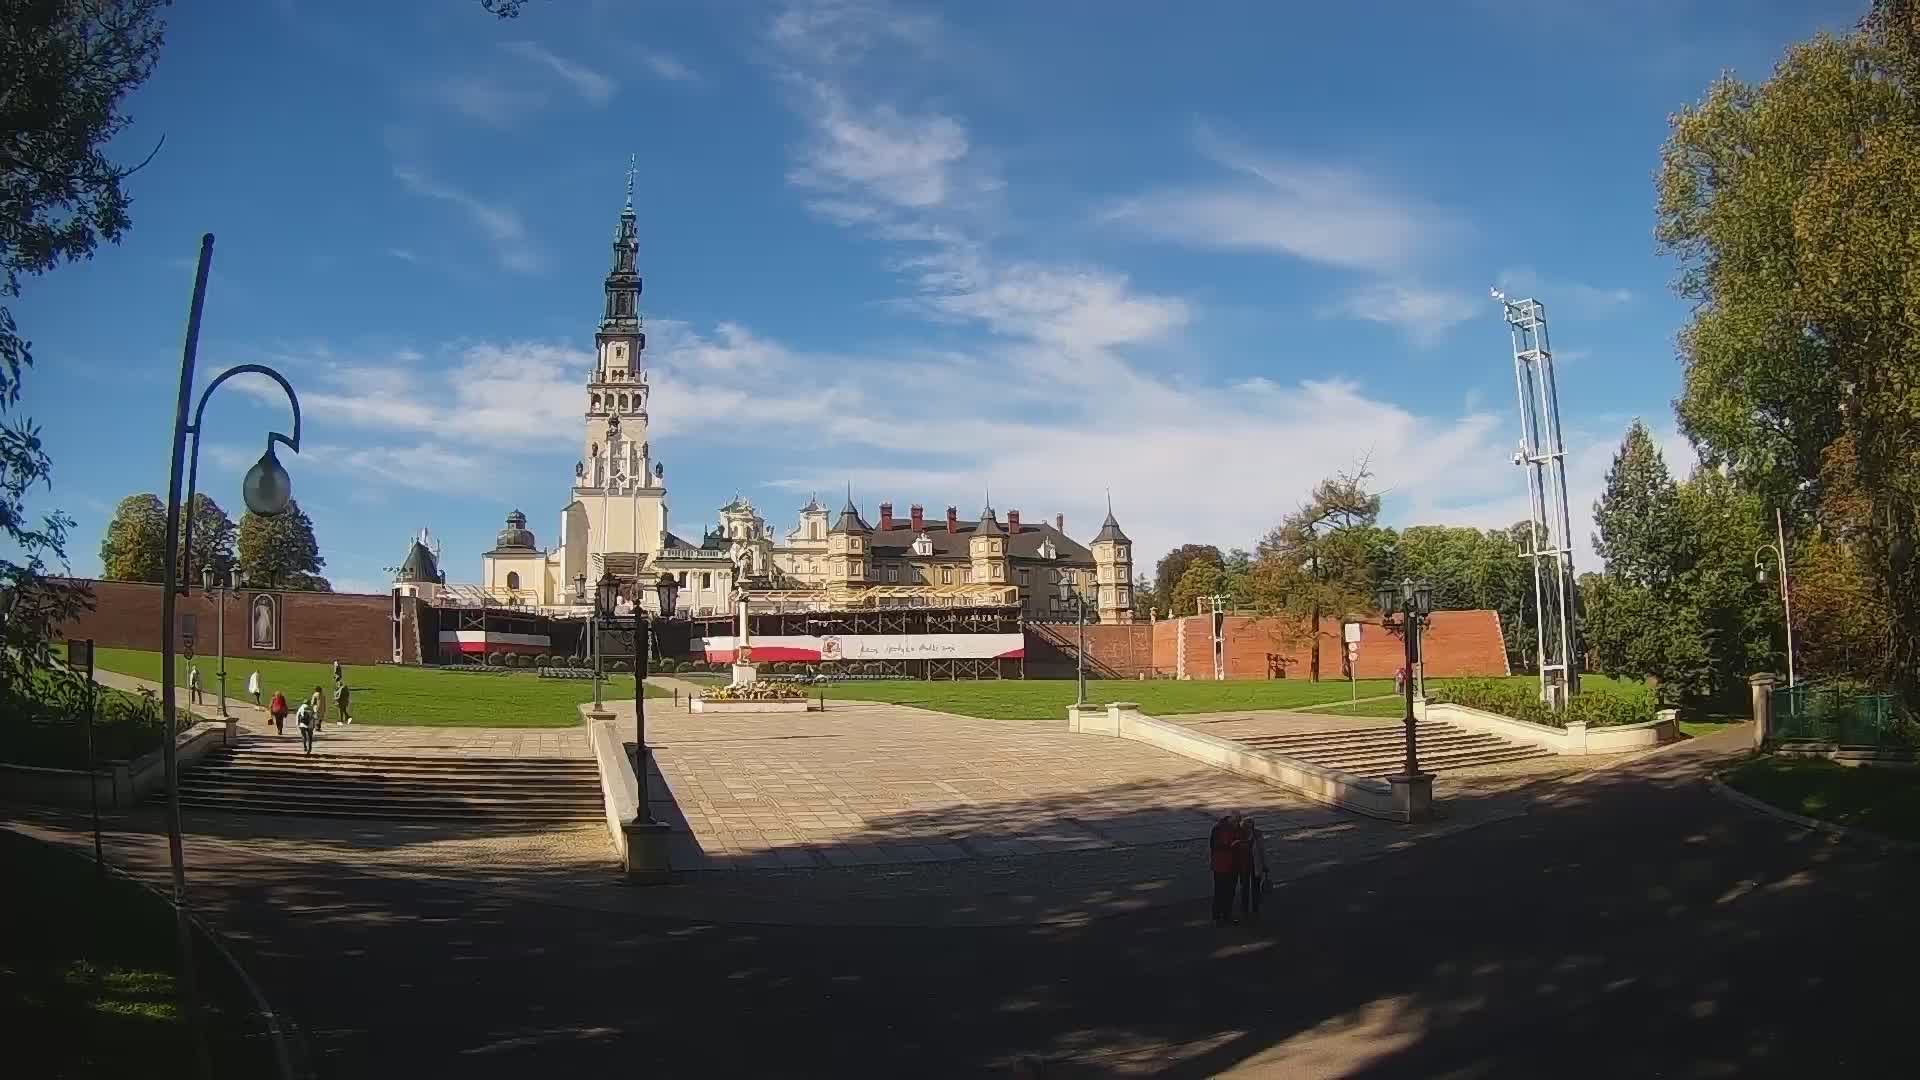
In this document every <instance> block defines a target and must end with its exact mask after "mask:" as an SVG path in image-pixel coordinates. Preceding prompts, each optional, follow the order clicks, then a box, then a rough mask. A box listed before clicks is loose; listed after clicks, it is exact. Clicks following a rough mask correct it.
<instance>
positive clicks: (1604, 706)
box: [1427, 679, 1653, 727]
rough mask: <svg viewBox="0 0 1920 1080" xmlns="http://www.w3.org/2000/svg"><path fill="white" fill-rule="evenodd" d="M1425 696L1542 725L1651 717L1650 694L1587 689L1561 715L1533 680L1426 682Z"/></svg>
mask: <svg viewBox="0 0 1920 1080" xmlns="http://www.w3.org/2000/svg"><path fill="white" fill-rule="evenodd" d="M1427 700H1429V701H1432V702H1437V703H1442V704H1453V705H1464V706H1466V707H1467V708H1469V709H1480V710H1482V711H1483V712H1490V713H1498V714H1499V715H1501V716H1510V717H1512V718H1513V719H1515V720H1524V721H1526V722H1528V723H1530V724H1540V725H1542V726H1544V727H1566V726H1567V721H1568V720H1570V719H1571V720H1579V721H1583V722H1585V723H1586V724H1587V725H1588V726H1590V727H1618V726H1620V725H1623V724H1641V723H1645V722H1647V721H1649V720H1652V719H1653V702H1652V699H1651V698H1620V697H1614V696H1612V695H1610V694H1602V693H1592V692H1589V693H1585V694H1580V695H1578V696H1577V697H1575V698H1574V699H1573V700H1572V701H1571V702H1569V703H1568V705H1567V711H1566V714H1565V715H1562V714H1560V713H1557V712H1554V711H1553V710H1552V709H1549V708H1548V707H1547V706H1546V704H1545V703H1544V702H1542V701H1541V700H1540V692H1539V689H1538V686H1537V684H1535V683H1533V682H1520V681H1513V682H1507V681H1503V680H1500V679H1449V680H1448V681H1446V682H1443V683H1434V684H1430V685H1429V687H1428V690H1427Z"/></svg>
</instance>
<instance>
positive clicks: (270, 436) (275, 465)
mask: <svg viewBox="0 0 1920 1080" xmlns="http://www.w3.org/2000/svg"><path fill="white" fill-rule="evenodd" d="M212 265H213V234H212V233H207V234H206V235H204V236H202V237H201V238H200V261H199V265H198V267H197V268H196V269H195V270H194V275H193V302H192V306H191V307H189V308H188V310H187V339H186V344H185V346H184V347H183V348H182V349H181V357H180V394H179V398H178V399H177V401H176V402H175V404H174V413H173V462H172V465H171V466H170V469H169V472H168V476H167V541H166V566H165V569H164V570H163V571H162V574H163V588H162V589H161V593H160V622H161V628H160V629H161V633H160V698H161V712H162V715H163V716H165V718H166V726H167V730H166V737H165V738H164V739H163V740H162V741H161V743H160V750H161V760H162V767H163V768H164V770H165V773H166V783H167V856H168V858H169V860H170V861H171V863H172V864H173V912H174V933H175V937H176V938H177V939H178V944H179V948H180V992H181V995H182V996H183V997H184V998H185V999H186V1006H187V1015H188V1020H189V1023H190V1025H191V1027H192V1028H193V1030H194V1043H195V1051H196V1053H197V1055H198V1058H199V1066H200V1073H201V1075H203V1076H206V1075H210V1074H211V1072H212V1067H211V1063H210V1061H209V1059H208V1057H207V1045H206V1038H205V1031H204V1028H203V1027H202V1026H201V1021H200V1004H199V995H198V992H197V990H196V988H195V985H194V970H193V937H192V930H191V928H190V923H189V921H188V920H189V917H188V913H187V870H186V860H185V855H184V852H183V851H182V845H181V823H180V761H179V758H178V755H176V754H175V752H174V737H175V734H176V733H177V732H178V730H179V722H178V715H177V713H176V711H175V709H176V695H175V693H174V682H173V670H174V664H173V652H174V649H173V639H174V633H175V630H174V623H175V619H176V616H177V611H176V608H177V604H176V601H177V598H178V596H179V595H184V594H185V593H186V592H187V588H188V587H187V585H186V583H184V582H182V581H181V580H180V553H181V551H182V550H183V549H184V550H187V551H192V550H193V514H192V512H191V508H192V506H193V496H194V488H195V486H196V485H197V483H198V480H199V473H200V433H201V420H202V417H203V416H204V414H205V413H206V410H207V399H208V398H209V397H212V396H213V392H214V391H215V390H217V389H219V387H220V384H221V383H224V382H226V381H227V380H228V379H231V378H233V377H234V376H235V375H241V374H249V373H251V374H256V375H265V376H266V377H267V378H269V379H272V380H273V381H274V382H276V383H279V384H280V389H282V390H284V391H286V394H287V404H289V405H290V406H292V408H293V434H292V435H291V436H288V435H283V434H281V433H280V432H278V431H270V432H268V433H267V449H266V452H265V453H263V454H261V455H260V460H259V461H257V462H255V463H254V465H253V468H251V469H248V470H247V475H246V479H244V480H243V481H242V482H241V485H240V495H241V498H242V499H243V500H244V501H245V502H246V506H247V509H248V510H251V511H252V512H254V513H255V514H259V515H261V516H262V517H273V516H276V515H278V514H281V513H284V512H285V511H286V509H287V506H288V504H289V503H291V502H292V499H293V482H292V480H291V479H290V478H289V477H288V476H287V470H286V469H285V468H284V467H283V466H282V465H281V464H280V459H279V458H277V457H275V456H274V452H273V445H274V444H275V443H284V444H285V445H286V447H287V449H289V450H291V451H293V452H294V453H296V454H297V453H299V452H300V399H299V397H297V396H296V395H295V394H294V392H293V386H292V385H291V384H289V383H288V382H287V380H286V378H285V377H284V376H282V375H281V374H280V373H279V372H277V371H275V370H273V369H272V368H270V367H266V366H265V365H262V364H240V365H238V366H236V367H230V368H228V369H227V370H225V371H223V372H221V373H220V374H218V375H216V376H214V377H213V380H212V381H211V382H209V383H208V384H207V388H206V389H205V390H203V391H201V392H200V401H199V403H198V404H197V405H194V407H193V410H192V414H191V415H192V422H191V423H189V422H188V415H189V414H188V405H189V404H190V403H192V401H193V378H194V361H195V357H196V354H197V353H198V351H199V348H200V313H201V311H202V309H203V308H204V307H205V304H206V299H207V274H208V271H209V270H210V269H211V268H212ZM189 435H191V436H193V447H192V450H191V451H189V450H188V447H187V436H189ZM183 472H184V473H185V474H186V475H185V479H186V498H185V500H182V499H181V496H180V487H181V484H180V481H181V479H182V477H181V474H182V473H183ZM183 508H185V509H187V511H188V512H187V513H186V515H185V521H184V522H183V521H182V520H181V519H182V514H181V511H182V509H183Z"/></svg>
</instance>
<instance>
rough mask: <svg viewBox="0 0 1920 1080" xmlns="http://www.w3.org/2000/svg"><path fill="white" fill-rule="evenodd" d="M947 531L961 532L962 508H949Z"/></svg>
mask: <svg viewBox="0 0 1920 1080" xmlns="http://www.w3.org/2000/svg"><path fill="white" fill-rule="evenodd" d="M947 531H948V532H950V533H957V532H959V531H960V508H959V507H957V506H949V507H947Z"/></svg>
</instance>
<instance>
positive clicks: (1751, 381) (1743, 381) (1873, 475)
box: [1657, 0, 1920, 704]
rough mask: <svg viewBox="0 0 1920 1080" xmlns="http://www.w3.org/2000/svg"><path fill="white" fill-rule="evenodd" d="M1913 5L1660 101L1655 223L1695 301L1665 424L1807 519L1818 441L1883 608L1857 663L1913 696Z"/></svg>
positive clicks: (1919, 290) (1916, 159) (1821, 472)
mask: <svg viewBox="0 0 1920 1080" xmlns="http://www.w3.org/2000/svg"><path fill="white" fill-rule="evenodd" d="M1917 27H1920V18H1917V17H1916V5H1915V4H1914V3H1913V2H1912V0H1881V2H1878V3H1876V4H1874V7H1873V11H1872V13H1871V14H1870V15H1869V16H1868V18H1867V19H1866V20H1865V21H1864V23H1863V25H1862V29H1861V30H1860V32H1858V33H1854V34H1850V35H1846V36H1844V37H1833V36H1828V35H1824V34H1823V35H1820V36H1818V37H1815V38H1814V39H1813V40H1811V41H1808V42H1806V43H1803V44H1800V45H1796V46H1794V47H1793V48H1791V49H1789V50H1788V52H1787V55H1786V57H1785V58H1784V59H1783V60H1782V61H1781V62H1780V64H1779V65H1778V66H1777V67H1776V68H1775V70H1774V73H1773V76H1772V77H1771V78H1770V79H1768V80H1766V81H1765V82H1761V83H1755V84H1748V83H1743V82H1740V81H1738V80H1735V79H1733V78H1731V77H1725V78H1722V79H1720V80H1719V81H1717V82H1716V83H1714V84H1713V86H1712V87H1710V88H1709V90H1708V92H1707V95H1706V97H1705V98H1704V99H1703V100H1702V101H1701V102H1700V103H1699V104H1698V105H1695V106H1693V107H1691V108H1688V109H1685V110H1682V111H1681V112H1680V113H1678V114H1676V115H1675V116H1674V118H1673V121H1672V130H1671V132H1670V134H1669V137H1668V141H1667V143H1666V146H1665V147H1664V149H1663V151H1662V161H1661V172H1660V176H1659V201H1658V227H1657V236H1658V238H1659V240H1660V242H1661V243H1662V244H1663V245H1665V246H1666V248H1667V249H1668V250H1670V251H1672V252H1674V253H1675V254H1677V255H1679V256H1680V258H1681V259H1682V262H1683V271H1682V273H1681V276H1680V278H1679V279H1678V283H1677V288H1678V290H1679V292H1680V293H1681V294H1682V295H1683V296H1685V297H1686V298H1688V299H1689V300H1691V301H1693V305H1694V315H1693V318H1692V321H1691V322H1690V323H1689V325H1688V326H1687V327H1686V328H1685V330H1683V331H1682V334H1681V337H1680V346H1681V358H1682V360H1683V362H1684V363H1685V366H1686V376H1685V383H1684V390H1683V393H1682V395H1681V397H1680V399H1679V401H1678V402H1677V403H1676V404H1677V411H1678V413H1679V417H1680V421H1681V424H1682V427H1683V428H1684V430H1685V431H1686V432H1687V434H1688V435H1689V437H1691V438H1693V439H1694V440H1695V442H1696V443H1697V444H1698V445H1699V446H1700V448H1701V456H1702V459H1703V460H1704V461H1706V462H1707V463H1708V464H1710V465H1718V464H1721V463H1723V462H1724V463H1725V464H1727V465H1728V466H1729V467H1730V468H1731V470H1732V472H1733V476H1734V478H1735V479H1736V480H1739V481H1740V482H1742V483H1743V484H1745V485H1746V486H1748V487H1750V488H1752V489H1753V490H1755V491H1756V492H1758V493H1759V494H1760V495H1761V497H1762V499H1763V500H1764V501H1766V502H1768V503H1770V504H1772V505H1781V506H1785V507H1786V508H1788V510H1789V511H1790V512H1791V513H1792V514H1793V516H1794V517H1795V518H1796V520H1805V519H1809V518H1811V519H1813V520H1814V523H1815V524H1816V526H1818V525H1821V524H1824V523H1822V522H1820V521H1819V520H1818V519H1819V515H1820V513H1821V510H1822V507H1823V506H1824V505H1825V500H1824V488H1825V486H1826V485H1827V484H1828V483H1829V482H1830V481H1831V480H1832V479H1833V477H1832V476H1831V475H1830V474H1829V469H1828V466H1829V465H1830V464H1831V461H1830V458H1829V452H1830V450H1831V449H1832V448H1833V447H1834V446H1835V445H1837V444H1838V443H1840V442H1841V440H1842V439H1843V438H1845V439H1847V440H1848V441H1849V445H1850V447H1851V452H1850V454H1848V455H1847V456H1846V460H1845V461H1844V462H1843V465H1844V467H1845V469H1846V470H1847V473H1848V478H1849V479H1850V481H1851V484H1852V486H1853V487H1854V488H1855V489H1856V490H1858V491H1859V492H1861V493H1862V495H1863V497H1864V498H1865V499H1866V500H1867V503H1868V506H1867V513H1866V514H1865V515H1864V516H1865V518H1866V520H1867V521H1869V522H1870V523H1871V525H1870V527H1869V528H1867V529H1866V530H1864V531H1863V532H1862V533H1861V535H1860V536H1859V539H1858V541H1857V543H1856V545H1855V551H1856V552H1857V558H1858V562H1859V565H1861V566H1862V567H1863V568H1865V569H1866V570H1867V571H1868V572H1869V573H1870V574H1871V581H1872V589H1873V592H1872V596H1873V598H1874V600H1875V602H1876V603H1884V605H1885V609H1886V610H1887V612H1888V613H1889V615H1890V616H1891V618H1890V619H1889V620H1888V622H1889V625H1890V628H1891V629H1890V631H1889V639H1888V642H1887V647H1886V649H1885V651H1884V656H1883V657H1882V658H1881V659H1880V660H1878V661H1877V662H1876V663H1875V666H1874V668H1873V669H1871V670H1869V671H1864V672H1860V673H1859V674H1863V675H1866V676H1868V677H1872V678H1875V679H1878V680H1882V681H1884V682H1886V683H1888V684H1891V685H1893V686H1895V687H1897V688H1898V689H1899V690H1900V691H1901V693H1902V694H1903V695H1904V696H1905V697H1906V699H1907V700H1908V701H1909V702H1911V703H1917V704H1920V560H1917V559H1916V558H1915V547H1916V544H1915V540H1916V536H1917V535H1920V389H1916V387H1920V319H1916V318H1915V317H1914V315H1913V313H1914V312H1915V311H1916V310H1920V276H1916V275H1915V274H1913V272H1912V267H1913V266H1914V265H1915V262H1916V254H1917V252H1916V247H1917V246H1920V242H1917V241H1916V239H1915V238H1916V237H1920V48H1916V42H1917V41H1920V34H1917V33H1916V28H1917Z"/></svg>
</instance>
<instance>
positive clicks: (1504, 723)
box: [1415, 701, 1680, 756]
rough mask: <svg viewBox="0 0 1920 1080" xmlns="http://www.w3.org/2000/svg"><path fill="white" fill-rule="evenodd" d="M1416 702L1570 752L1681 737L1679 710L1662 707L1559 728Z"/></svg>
mask: <svg viewBox="0 0 1920 1080" xmlns="http://www.w3.org/2000/svg"><path fill="white" fill-rule="evenodd" d="M1415 706H1416V710H1415V711H1416V712H1417V713H1418V714H1419V716H1420V718H1421V719H1423V720H1433V721H1436V722H1438V723H1442V724H1451V725H1452V726H1454V727H1457V728H1462V729H1465V730H1467V731H1483V732H1485V733H1487V734H1489V735H1496V736H1499V737H1500V738H1502V739H1508V740H1511V741H1513V742H1517V743H1524V744H1526V745H1528V746H1539V747H1543V748H1545V749H1548V750H1551V751H1553V752H1554V753H1556V754H1567V755H1570V756H1580V755H1585V754H1621V753H1626V752H1628V751H1631V750H1645V749H1649V748H1652V747H1655V746H1659V745H1661V744H1662V743H1670V742H1673V741H1674V740H1676V739H1678V738H1679V737H1680V724H1679V721H1678V719H1677V717H1678V715H1679V714H1678V713H1677V712H1676V711H1675V710H1673V709H1662V710H1660V711H1659V712H1657V713H1655V714H1654V718H1653V719H1652V720H1648V721H1646V722H1645V723H1640V724H1622V725H1620V726H1618V727H1589V726H1588V725H1586V724H1584V723H1580V722H1578V721H1576V722H1574V723H1570V724H1568V725H1567V726H1566V727H1564V728H1556V727H1547V726H1546V725H1544V724H1535V723H1530V722H1528V721H1526V720H1516V719H1514V718H1513V717H1511V716H1502V715H1500V714H1499V713H1491V712H1487V711H1485V710H1484V709H1471V708H1468V707H1467V706H1465V705H1454V704H1451V703H1447V702H1439V701H1429V702H1424V703H1422V702H1415ZM1422 706H1424V707H1422Z"/></svg>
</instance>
